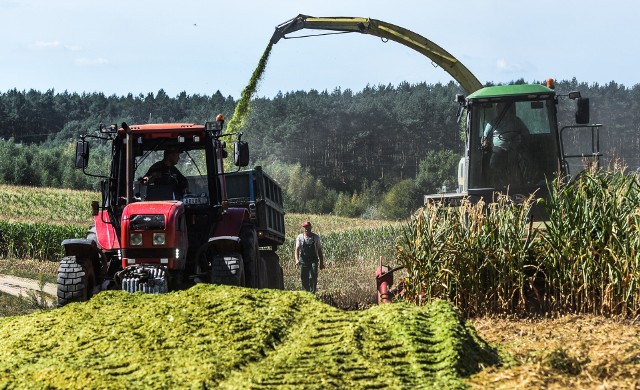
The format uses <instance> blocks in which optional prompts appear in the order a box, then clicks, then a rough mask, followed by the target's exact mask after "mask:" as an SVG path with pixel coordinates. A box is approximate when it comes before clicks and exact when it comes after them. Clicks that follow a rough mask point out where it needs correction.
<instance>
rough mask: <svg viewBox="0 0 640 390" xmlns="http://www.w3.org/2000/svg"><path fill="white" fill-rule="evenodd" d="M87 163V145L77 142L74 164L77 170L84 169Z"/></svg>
mask: <svg viewBox="0 0 640 390" xmlns="http://www.w3.org/2000/svg"><path fill="white" fill-rule="evenodd" d="M88 163H89V143H88V142H87V141H84V140H83V141H78V142H77V143H76V163H75V166H76V168H78V169H85V168H86V167H87V164H88Z"/></svg>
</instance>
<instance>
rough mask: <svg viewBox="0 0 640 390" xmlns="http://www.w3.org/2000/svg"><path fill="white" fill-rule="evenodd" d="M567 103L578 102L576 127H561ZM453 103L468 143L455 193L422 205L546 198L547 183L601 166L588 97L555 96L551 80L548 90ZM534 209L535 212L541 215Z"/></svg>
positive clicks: (497, 90) (530, 88) (535, 87)
mask: <svg viewBox="0 0 640 390" xmlns="http://www.w3.org/2000/svg"><path fill="white" fill-rule="evenodd" d="M565 99H569V100H572V101H575V102H576V103H575V105H576V110H575V124H571V125H567V126H564V127H561V128H560V127H559V126H558V117H557V113H558V105H559V104H560V103H561V101H562V100H565ZM456 100H457V101H458V103H459V105H460V109H459V110H458V120H459V121H462V122H463V123H464V128H465V144H466V145H465V153H464V156H463V157H462V159H461V160H460V163H459V164H458V182H459V186H458V189H457V190H456V192H455V193H449V194H447V193H443V194H433V195H425V203H426V202H430V201H437V200H441V201H445V202H446V203H448V204H454V205H455V204H457V203H458V201H459V200H460V199H462V198H469V199H470V200H472V201H477V200H479V199H484V201H486V202H491V201H493V200H494V198H495V196H496V194H497V193H501V194H508V195H509V196H510V197H511V198H512V199H513V200H514V201H516V202H523V201H524V200H526V199H528V198H529V197H530V196H531V195H532V194H533V195H534V196H535V197H536V198H538V197H545V196H546V195H547V194H548V188H547V183H548V182H550V181H551V180H553V179H555V178H558V177H561V178H563V179H565V180H568V179H569V178H570V177H571V176H575V175H576V174H577V173H579V172H580V171H582V170H584V169H585V168H587V167H591V166H596V167H597V166H598V164H599V160H600V157H601V156H602V154H601V153H600V150H599V134H600V128H601V125H600V124H590V123H589V99H587V98H584V97H582V96H580V93H579V92H571V93H569V94H567V95H559V94H557V93H556V91H555V89H554V81H553V80H552V79H549V80H547V85H546V86H544V85H540V84H526V85H506V86H492V87H485V88H482V89H480V90H478V91H475V92H474V93H472V94H470V95H469V96H467V97H466V98H465V97H464V96H462V95H458V96H457V97H456ZM536 208H537V210H535V212H534V214H537V215H538V216H540V215H543V214H544V213H543V211H542V210H540V209H539V208H540V207H536Z"/></svg>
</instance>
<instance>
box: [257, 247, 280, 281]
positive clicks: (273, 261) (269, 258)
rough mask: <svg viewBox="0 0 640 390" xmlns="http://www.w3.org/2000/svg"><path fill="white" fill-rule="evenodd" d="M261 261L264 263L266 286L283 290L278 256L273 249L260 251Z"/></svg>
mask: <svg viewBox="0 0 640 390" xmlns="http://www.w3.org/2000/svg"><path fill="white" fill-rule="evenodd" d="M260 256H261V257H262V261H264V264H265V265H266V271H267V279H268V282H267V287H268V288H271V289H276V290H284V274H283V272H282V267H281V266H280V257H279V256H278V254H277V253H276V252H275V251H266V250H262V251H260Z"/></svg>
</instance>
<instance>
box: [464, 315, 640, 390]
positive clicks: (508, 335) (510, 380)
mask: <svg viewBox="0 0 640 390" xmlns="http://www.w3.org/2000/svg"><path fill="white" fill-rule="evenodd" d="M471 323H472V324H473V326H474V327H475V328H476V330H477V331H478V334H479V335H480V337H481V338H483V339H484V340H485V341H487V342H489V343H490V344H492V345H494V346H498V347H499V348H500V350H501V352H502V353H506V354H509V355H510V356H511V357H512V358H513V360H512V361H510V362H507V364H505V365H504V366H503V367H490V368H487V369H485V370H483V371H482V372H480V373H479V374H477V375H475V376H474V377H472V378H471V380H470V381H469V384H470V385H471V387H472V388H478V389H486V388H492V389H638V388H640V322H638V321H635V322H632V321H629V320H624V321H621V320H615V319H607V318H603V317H597V316H587V315H566V316H561V317H559V318H553V319H535V320H534V319H531V320H512V319H501V318H495V317H481V318H476V319H473V320H471Z"/></svg>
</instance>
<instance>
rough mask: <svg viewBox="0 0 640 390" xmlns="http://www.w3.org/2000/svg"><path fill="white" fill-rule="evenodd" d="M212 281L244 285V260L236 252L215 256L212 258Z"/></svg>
mask: <svg viewBox="0 0 640 390" xmlns="http://www.w3.org/2000/svg"><path fill="white" fill-rule="evenodd" d="M211 283H215V284H224V285H230V286H244V285H245V276H244V262H243V260H242V255H240V254H239V253H235V252H230V253H224V254H220V255H215V256H213V259H212V260H211Z"/></svg>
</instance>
